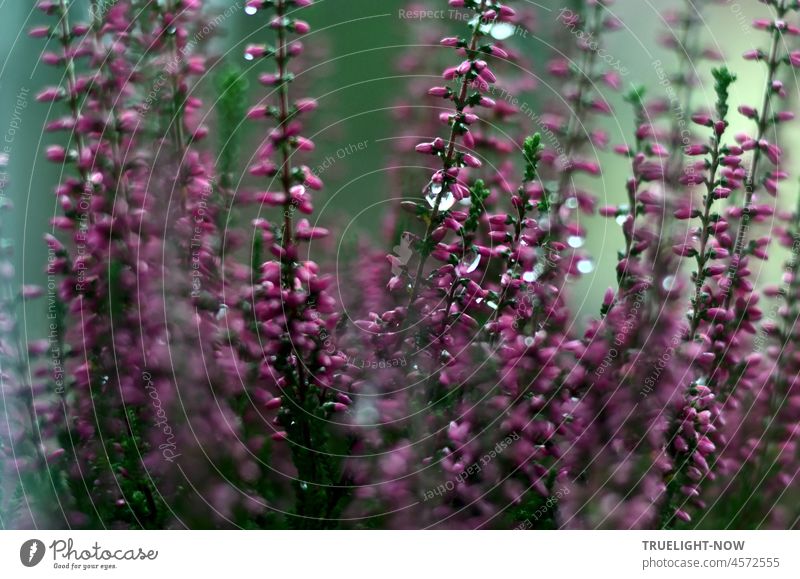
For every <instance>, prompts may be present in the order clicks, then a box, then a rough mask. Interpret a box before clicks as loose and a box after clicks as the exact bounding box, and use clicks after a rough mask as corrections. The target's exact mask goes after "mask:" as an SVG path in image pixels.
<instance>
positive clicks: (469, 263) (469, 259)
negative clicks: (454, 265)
mask: <svg viewBox="0 0 800 579" xmlns="http://www.w3.org/2000/svg"><path fill="white" fill-rule="evenodd" d="M480 264H481V254H480V253H478V252H477V251H475V250H474V249H472V250H470V251H469V252H467V254H466V255H465V256H464V259H462V260H461V266H462V267H463V268H464V272H465V273H472V272H473V271H475V270H476V269H478V266H479V265H480Z"/></svg>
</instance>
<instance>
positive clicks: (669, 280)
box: [661, 275, 675, 291]
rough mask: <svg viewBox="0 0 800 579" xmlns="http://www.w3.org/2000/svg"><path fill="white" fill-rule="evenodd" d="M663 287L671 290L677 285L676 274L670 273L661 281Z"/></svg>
mask: <svg viewBox="0 0 800 579" xmlns="http://www.w3.org/2000/svg"><path fill="white" fill-rule="evenodd" d="M661 287H662V288H664V289H665V290H667V291H671V290H672V288H673V287H675V276H674V275H668V276H667V277H665V278H664V281H662V282H661Z"/></svg>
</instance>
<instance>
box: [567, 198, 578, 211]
mask: <svg viewBox="0 0 800 579" xmlns="http://www.w3.org/2000/svg"><path fill="white" fill-rule="evenodd" d="M564 205H566V206H567V208H568V209H577V208H578V200H577V199H575V197H570V198H569V199H567V200H566V201H564Z"/></svg>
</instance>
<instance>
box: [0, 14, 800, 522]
mask: <svg viewBox="0 0 800 579" xmlns="http://www.w3.org/2000/svg"><path fill="white" fill-rule="evenodd" d="M210 4H211V3H209V2H202V1H200V0H167V1H164V2H142V1H139V0H118V1H117V2H113V3H106V2H100V1H99V0H93V2H92V3H91V10H90V11H89V12H88V14H86V13H83V12H82V11H81V7H80V6H78V5H76V4H75V3H71V2H68V1H67V0H57V1H54V0H41V1H39V2H38V4H37V6H38V8H39V10H40V11H41V12H42V13H43V14H44V18H45V20H43V22H44V24H42V25H39V26H36V27H34V28H33V29H32V30H31V35H32V36H33V37H35V38H38V39H41V41H42V42H43V43H44V44H45V49H44V51H43V53H42V62H43V63H44V64H46V65H49V66H53V67H55V68H56V70H58V71H59V73H60V75H61V78H60V82H58V83H57V84H56V85H54V86H52V87H48V88H45V89H43V90H42V91H41V92H40V93H39V94H38V96H37V101H39V102H40V103H41V106H49V107H50V113H51V115H50V116H51V117H53V118H54V120H51V121H49V122H48V124H47V127H46V129H47V133H48V135H47V138H48V140H52V141H53V142H52V144H48V145H47V147H46V149H45V152H44V155H45V157H46V159H47V160H48V161H50V162H51V163H53V164H54V165H55V166H56V167H57V168H58V170H59V172H60V175H59V180H58V183H57V184H56V185H55V206H56V208H57V212H56V214H54V216H53V218H52V220H51V225H52V231H51V232H49V233H47V234H46V236H45V244H46V246H47V249H48V255H49V258H48V261H47V263H46V264H44V265H45V268H46V275H47V276H48V283H47V287H46V288H38V287H34V286H31V285H27V284H25V285H21V284H18V283H17V277H16V275H15V271H14V267H13V265H12V263H11V261H10V260H11V258H12V253H13V252H12V250H11V246H12V243H11V241H10V240H9V239H8V235H7V234H6V228H7V226H6V224H5V221H4V225H3V229H2V230H0V235H2V236H3V237H2V247H0V282H2V287H0V352H1V353H2V368H0V370H2V388H3V397H2V399H0V401H1V402H2V406H0V410H2V416H3V418H4V420H3V422H4V427H3V429H2V432H1V433H0V453H2V457H3V458H2V464H0V466H1V467H2V470H0V473H2V475H1V476H2V478H0V509H2V510H0V516H1V517H2V518H0V524H2V525H3V526H4V527H35V526H38V527H41V526H53V527H62V526H63V527H68V528H101V527H111V528H137V529H138V528H148V529H154V528H292V529H332V528H358V529H365V528H366V529H373V528H447V529H478V528H481V529H482V528H492V529H557V528H577V529H587V528H617V529H621V528H624V529H628V528H644V529H655V528H658V529H666V528H695V527H709V526H733V527H748V528H750V527H755V528H757V527H771V528H791V527H795V526H797V524H798V517H800V512H797V508H796V506H795V503H796V498H797V493H796V490H795V489H794V486H795V485H794V480H795V477H796V475H797V473H798V467H800V462H798V448H797V427H798V419H800V395H798V392H797V388H796V384H795V383H796V377H797V373H798V371H800V351H798V330H797V328H796V323H797V317H798V315H800V305H799V304H798V295H797V292H798V291H800V281H798V269H799V268H800V259H798V256H797V250H798V247H799V246H800V241H799V239H800V203H798V201H797V199H795V198H794V197H793V196H794V195H798V193H797V190H796V188H795V187H787V186H786V185H787V184H788V183H790V182H791V179H790V178H796V176H795V175H792V172H791V170H790V168H789V166H788V163H787V158H788V151H786V152H785V151H784V148H785V146H784V143H783V140H784V136H785V135H786V134H788V133H790V132H791V131H792V128H793V127H792V123H791V121H792V120H793V118H794V113H793V111H792V110H791V109H792V105H793V104H794V103H792V102H790V100H789V99H788V96H789V95H790V93H791V91H790V90H789V88H788V81H787V75H788V74H789V73H791V71H792V70H793V69H794V68H797V67H798V66H800V52H798V51H797V50H795V49H794V43H795V40H796V36H798V35H800V28H798V27H797V24H796V20H797V12H798V11H800V5H798V3H797V2H796V1H789V0H762V1H761V2H760V3H753V4H754V5H756V7H757V8H758V9H759V10H761V11H762V12H763V13H764V16H763V17H760V18H759V19H757V20H756V21H755V22H754V24H753V31H754V32H759V33H763V34H764V36H765V37H766V38H767V40H766V43H765V45H764V48H753V49H751V50H748V51H747V52H746V53H745V54H744V59H745V60H746V61H747V63H748V65H759V66H761V67H762V68H761V69H759V71H760V72H756V71H755V69H753V71H752V72H751V71H750V69H749V68H748V69H747V71H748V72H747V75H748V80H750V79H752V82H753V83H757V84H758V85H759V87H760V92H761V94H762V98H761V101H760V102H759V103H756V104H741V105H739V106H736V105H734V100H735V99H734V94H735V91H736V89H737V86H739V85H740V84H741V83H742V80H743V73H742V72H741V71H740V69H739V67H738V66H737V67H735V68H736V69H737V74H734V72H733V71H732V69H733V68H734V66H733V65H731V64H730V62H728V63H720V62H715V67H714V68H713V69H712V70H710V71H708V70H706V68H707V67H705V65H704V64H703V63H705V62H706V61H724V60H725V55H723V54H722V53H721V52H720V50H718V49H717V48H711V47H710V43H709V42H708V41H707V40H706V36H705V35H706V33H707V30H705V29H704V22H705V20H704V16H702V14H707V13H708V12H713V10H714V9H715V6H714V5H715V4H719V3H718V2H711V1H709V2H702V3H692V2H686V3H684V4H682V6H681V8H680V9H679V10H677V11H675V12H668V13H667V14H666V16H665V18H664V22H665V24H666V26H667V28H666V33H665V36H664V38H662V39H661V42H662V44H663V45H664V46H666V47H667V48H668V49H669V50H671V51H674V53H675V54H676V55H677V57H676V58H675V59H673V60H675V61H676V62H675V63H673V64H668V63H667V62H666V58H665V62H661V60H657V61H655V62H654V63H653V69H654V74H655V76H656V77H657V80H658V82H656V83H653V84H648V83H644V84H640V83H631V82H630V81H631V80H632V79H629V78H627V77H628V76H629V75H630V73H631V69H629V68H628V67H627V65H626V61H625V60H624V59H621V58H619V57H618V55H616V54H614V48H613V47H618V46H619V43H618V42H616V39H615V36H618V35H612V34H611V33H613V32H616V31H621V30H623V29H624V28H625V24H626V23H625V10H624V9H622V8H620V3H619V2H617V3H615V2H612V1H611V0H580V1H576V2H571V3H569V5H568V6H564V7H557V8H555V9H554V10H553V11H552V12H548V13H547V14H545V13H544V12H543V11H542V10H538V9H536V8H535V7H534V8H532V7H531V6H530V5H527V4H526V3H522V2H516V3H515V2H513V1H511V0H509V1H508V2H501V1H498V0H449V3H444V1H443V0H430V1H429V2H415V3H414V4H412V5H411V6H409V7H408V10H406V11H405V13H406V14H426V13H430V14H436V13H441V14H448V15H449V18H448V19H443V20H441V21H438V20H437V21H434V22H421V23H419V26H418V28H416V29H413V30H412V31H411V33H410V37H411V40H410V42H411V43H412V46H411V47H409V48H406V49H405V50H404V51H402V52H401V53H400V57H399V62H398V65H397V70H398V71H399V73H400V74H399V77H398V78H399V80H401V81H402V82H403V83H404V86H405V87H406V88H405V90H404V92H403V93H402V95H401V96H400V97H399V98H396V99H395V102H396V107H395V108H394V111H393V114H392V115H388V114H387V122H386V123H385V124H386V127H385V128H386V130H387V135H389V136H387V138H386V139H385V140H386V141H389V142H390V143H391V144H390V146H389V147H388V152H389V154H390V155H389V158H388V159H386V163H385V164H386V168H387V173H388V175H389V177H388V178H387V179H386V181H385V190H386V191H385V192H378V193H376V192H374V191H371V192H369V195H372V196H373V197H378V198H379V199H378V202H380V201H381V200H384V199H385V200H390V201H389V202H388V203H386V204H385V205H386V206H387V207H389V209H388V210H387V211H386V213H385V215H384V216H383V217H382V221H381V222H380V223H381V225H382V227H383V231H382V232H380V233H377V234H376V235H374V236H372V237H369V238H367V237H362V238H360V239H359V240H358V242H357V243H354V244H349V245H347V246H344V244H343V242H342V241H341V239H343V238H344V235H345V232H344V231H342V230H341V228H342V223H343V221H342V219H341V218H340V217H337V216H333V215H332V211H330V210H329V209H328V207H329V206H330V204H331V203H333V202H334V200H335V195H336V194H335V193H334V192H332V191H331V192H329V191H328V187H324V186H323V179H322V177H321V175H320V171H319V170H318V169H315V168H314V167H320V165H319V159H317V158H316V155H317V150H316V149H317V145H318V143H319V142H320V139H324V138H325V136H324V135H325V131H324V130H320V129H319V125H318V124H316V123H318V122H319V121H318V118H319V113H321V112H325V109H326V108H327V106H326V104H327V103H329V102H330V101H328V100H327V99H328V98H329V96H330V95H329V94H328V93H326V92H325V88H324V86H323V83H321V82H319V77H318V76H315V74H316V73H315V71H314V68H315V67H316V64H315V63H316V60H318V57H319V51H318V49H317V48H316V47H320V46H326V44H325V40H324V38H323V37H322V36H319V35H320V34H323V35H324V33H319V32H317V31H316V30H315V31H313V32H312V29H311V26H310V25H309V24H308V21H311V19H312V17H313V15H314V8H313V7H312V5H313V4H314V3H313V2H312V0H248V1H247V2H245V3H244V4H243V5H242V6H241V7H240V8H241V10H242V11H243V12H244V13H246V14H247V15H248V16H249V17H250V21H251V22H254V23H257V24H255V25H254V26H255V27H256V28H255V29H254V31H253V33H252V34H249V35H248V36H247V38H246V39H245V40H243V41H242V42H241V44H237V47H236V51H237V55H240V56H241V57H242V60H243V61H244V63H245V65H242V64H241V62H240V63H239V64H236V63H234V62H230V60H231V59H230V58H229V57H223V56H222V55H220V54H218V53H217V52H216V48H215V45H214V42H213V38H214V37H215V36H216V35H218V34H221V33H222V31H221V30H218V29H220V28H222V27H224V18H223V17H221V16H219V15H218V14H217V13H215V12H214V9H213V8H212V7H211V6H210ZM442 5H445V8H447V9H449V10H440V11H439V12H436V11H435V8H437V7H438V8H441V7H442ZM701 10H702V12H701ZM87 17H88V19H87ZM548 19H549V20H548ZM415 26H416V25H415ZM529 35H531V36H536V37H537V38H540V39H546V40H547V42H541V43H540V44H541V46H537V48H535V49H534V48H532V47H531V46H530V44H528V43H526V42H523V40H526V39H527V38H528V36H529ZM548 48H550V49H552V50H548ZM617 50H619V49H618V48H617ZM237 59H238V56H237ZM701 64H702V66H701ZM437 67H438V68H437ZM670 67H671V68H670ZM439 68H440V69H441V70H439ZM212 69H213V70H212ZM251 71H252V74H251ZM248 75H249V76H252V77H253V78H257V82H248ZM432 77H433V78H435V80H432ZM208 78H213V81H209V80H208ZM708 83H710V86H712V87H713V90H711V91H710V92H711V94H712V96H711V97H710V99H707V100H709V102H712V104H713V106H711V107H708V106H703V105H702V104H701V105H698V104H697V103H698V102H699V101H701V100H702V99H700V98H699V96H707V95H704V86H705V84H708ZM737 112H738V117H737V116H736V113H737ZM739 117H741V119H740V118H739ZM620 119H626V120H625V121H624V122H620ZM742 119H743V120H744V121H746V122H749V123H751V124H750V125H749V126H748V128H747V129H745V130H743V131H739V130H738V129H737V130H734V129H732V125H733V124H734V123H738V121H739V120H742ZM630 121H632V122H630ZM614 124H616V125H617V127H616V128H614V126H613V125H614ZM51 133H52V134H53V135H52V136H51ZM340 158H341V157H340ZM1 160H2V161H3V162H5V159H1ZM356 165H358V163H349V162H348V163H344V162H343V163H342V164H341V166H338V167H337V171H338V170H341V171H343V172H346V171H347V170H350V169H354V170H358V168H357V167H356ZM620 165H622V166H624V169H623V171H624V176H620V175H619V171H618V170H616V169H615V168H616V167H619V166H620ZM410 168H413V171H410V170H409V169H410ZM370 170H371V168H370ZM347 177H348V178H351V177H355V176H354V175H353V176H351V175H347ZM327 180H328V178H327V176H326V177H325V181H327ZM352 182H354V183H356V184H357V183H358V182H359V181H358V179H353V181H352ZM1 183H2V196H0V210H2V211H3V213H4V217H7V216H8V215H10V214H11V211H13V210H14V209H13V207H12V204H11V203H10V200H9V199H8V196H7V194H6V191H7V189H9V188H13V187H14V184H13V183H9V182H7V181H6V180H5V179H4V180H3V181H2V182H1ZM36 194H37V195H40V194H41V192H36ZM364 195H367V192H365V193H364ZM328 197H332V198H333V200H329V199H328ZM397 199H402V201H400V202H397V201H396V200H397ZM596 218H598V219H596ZM599 218H605V219H604V220H601V219H599ZM344 223H346V221H345V222H344ZM595 223H602V224H603V225H602V226H603V227H606V226H607V227H606V231H607V232H608V239H607V240H606V241H607V242H608V245H610V246H611V249H610V250H609V251H614V250H616V259H615V260H612V261H613V265H611V266H610V268H611V270H612V271H611V274H612V275H611V276H610V279H611V280H612V283H611V287H603V289H602V291H601V292H600V293H601V296H600V297H599V298H598V299H597V300H596V303H597V304H598V307H597V309H596V311H591V312H590V314H589V315H588V317H587V316H585V315H582V314H579V311H581V304H580V303H579V302H580V300H581V298H582V297H583V296H581V291H582V290H581V288H582V287H585V286H584V285H581V284H584V283H585V282H586V280H587V279H589V280H591V276H593V275H596V273H597V268H598V266H599V264H601V263H604V262H603V261H602V259H601V258H603V257H604V255H601V254H600V253H599V252H601V251H606V247H605V246H604V247H603V248H602V249H597V248H595V247H593V245H592V244H589V243H587V240H588V239H589V237H590V234H591V233H592V228H593V227H595V225H594V224H595ZM348 227H349V225H348ZM773 237H774V238H775V241H776V242H777V243H775V244H774V245H777V246H780V247H781V248H782V250H780V249H778V248H775V247H770V246H771V245H773V244H772V238H773ZM343 247H344V249H342V248H343ZM337 248H338V251H340V255H338V256H337V255H336V251H337ZM345 252H346V253H347V255H346V256H345V255H342V254H343V253H345ZM337 258H341V259H337ZM757 264H758V265H757ZM604 286H605V284H604ZM585 301H586V300H585ZM589 302H590V303H594V302H591V300H589ZM763 304H769V305H767V306H765V305H763ZM31 307H42V308H44V309H45V310H46V311H47V319H48V332H47V336H46V339H44V340H28V337H27V332H26V331H25V330H26V329H25V328H24V326H23V325H22V323H21V322H22V321H23V320H21V319H20V317H19V313H20V311H21V310H22V311H27V310H28V309H29V308H31ZM767 308H770V309H769V311H766V310H767ZM584 313H585V310H584Z"/></svg>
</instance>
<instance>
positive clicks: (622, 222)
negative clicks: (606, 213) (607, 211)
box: [615, 215, 628, 225]
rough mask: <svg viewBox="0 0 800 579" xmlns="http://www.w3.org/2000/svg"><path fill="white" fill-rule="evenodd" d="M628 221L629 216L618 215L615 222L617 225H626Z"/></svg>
mask: <svg viewBox="0 0 800 579" xmlns="http://www.w3.org/2000/svg"><path fill="white" fill-rule="evenodd" d="M626 219H628V216H627V215H617V218H616V219H615V221H616V222H617V225H625V220H626Z"/></svg>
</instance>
